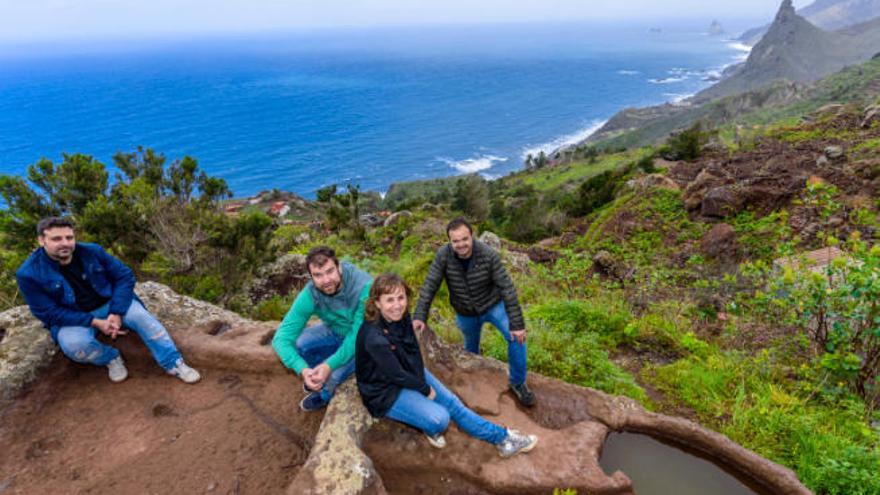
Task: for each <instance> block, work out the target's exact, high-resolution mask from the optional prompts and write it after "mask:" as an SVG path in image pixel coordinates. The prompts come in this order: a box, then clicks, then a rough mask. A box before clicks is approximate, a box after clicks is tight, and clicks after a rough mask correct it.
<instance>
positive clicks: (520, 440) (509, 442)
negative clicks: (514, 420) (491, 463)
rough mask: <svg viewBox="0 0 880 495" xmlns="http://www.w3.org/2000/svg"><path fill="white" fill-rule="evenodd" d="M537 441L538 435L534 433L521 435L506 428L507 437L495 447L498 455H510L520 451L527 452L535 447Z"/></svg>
mask: <svg viewBox="0 0 880 495" xmlns="http://www.w3.org/2000/svg"><path fill="white" fill-rule="evenodd" d="M537 443H538V437H537V436H535V435H523V434H522V433H520V432H518V431H516V430H510V429H508V430H507V437H506V438H505V439H504V440H503V441H502V442H501V443H499V444H498V445H496V447H497V448H498V455H500V456H501V457H510V456H512V455H515V454H519V453H520V452H528V451H530V450H532V449H533V448H535V445H537Z"/></svg>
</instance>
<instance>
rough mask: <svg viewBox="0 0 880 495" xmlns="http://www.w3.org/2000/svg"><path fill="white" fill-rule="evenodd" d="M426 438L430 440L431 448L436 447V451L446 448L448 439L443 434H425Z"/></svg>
mask: <svg viewBox="0 0 880 495" xmlns="http://www.w3.org/2000/svg"><path fill="white" fill-rule="evenodd" d="M425 438H427V439H428V443H429V444H431V447H434V448H435V449H442V448H443V447H446V437H444V436H443V434H442V433H438V434H436V435H434V436H431V435H428V434H427V433H425Z"/></svg>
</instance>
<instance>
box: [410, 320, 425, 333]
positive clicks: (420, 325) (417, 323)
mask: <svg viewBox="0 0 880 495" xmlns="http://www.w3.org/2000/svg"><path fill="white" fill-rule="evenodd" d="M412 323H413V330H415V331H416V333H422V330H424V329H425V322H423V321H422V320H413V322H412Z"/></svg>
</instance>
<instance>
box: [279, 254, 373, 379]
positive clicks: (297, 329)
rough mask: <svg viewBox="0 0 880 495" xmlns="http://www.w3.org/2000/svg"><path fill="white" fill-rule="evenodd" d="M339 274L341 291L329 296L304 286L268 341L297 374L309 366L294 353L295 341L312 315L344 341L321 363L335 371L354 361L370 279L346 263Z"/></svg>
mask: <svg viewBox="0 0 880 495" xmlns="http://www.w3.org/2000/svg"><path fill="white" fill-rule="evenodd" d="M341 270H342V287H340V288H339V291H338V292H336V294H333V295H332V296H328V295H327V294H324V293H323V292H321V291H319V290H318V289H317V288H316V287H315V285H314V284H313V283H312V282H309V283H308V284H306V286H305V287H303V290H302V291H301V292H300V293H299V295H298V296H297V297H296V300H295V301H293V305H292V306H291V307H290V310H289V311H288V312H287V314H286V315H285V316H284V319H283V320H282V321H281V326H280V327H278V331H276V332H275V337H274V338H273V339H272V348H274V349H275V353H276V354H278V357H279V358H281V362H282V363H284V366H287V367H288V368H290V369H292V370H294V371H296V372H297V374H301V373H302V370H303V369H304V368H307V367H308V366H309V365H308V363H306V361H305V360H304V359H303V358H302V356H300V355H299V353H297V352H296V339H298V338H299V336H300V334H302V331H303V329H304V328H305V327H306V323H308V321H309V318H311V317H312V315H317V316H318V318H320V319H321V321H322V322H323V323H324V324H325V325H327V326H328V327H330V329H331V330H332V331H333V333H335V334H337V335H339V336H341V337H343V338H344V340H343V341H342V345H341V346H339V349H337V350H336V352H334V353H333V354H332V355H331V356H330V357H329V358H327V361H325V362H326V363H327V366H330V369H331V370H335V369H336V368H338V367H340V366H342V365H343V364H345V363H347V362H348V361H350V360H351V359H352V358H353V357H354V344H355V340H356V339H357V333H358V329H359V328H360V327H361V323H363V321H364V305H365V304H366V302H367V298H368V297H369V295H370V286H371V285H372V283H373V279H372V277H370V275H368V274H367V273H366V272H364V271H362V270H360V269H358V268H357V267H355V266H354V265H352V264H351V263H348V262H342V266H341Z"/></svg>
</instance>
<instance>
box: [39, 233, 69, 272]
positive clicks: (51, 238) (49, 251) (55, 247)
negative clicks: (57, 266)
mask: <svg viewBox="0 0 880 495" xmlns="http://www.w3.org/2000/svg"><path fill="white" fill-rule="evenodd" d="M37 241H39V243H40V246H42V247H43V249H45V250H46V255H47V256H49V257H50V258H52V259H53V260H55V261H57V262H59V263H61V264H62V265H66V264H68V263H70V260H72V259H73V250H74V249H76V235H75V234H74V233H73V229H72V228H70V227H52V228H49V229H46V230H44V231H43V233H42V234H41V235H39V236H37Z"/></svg>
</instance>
